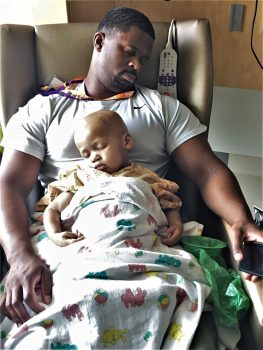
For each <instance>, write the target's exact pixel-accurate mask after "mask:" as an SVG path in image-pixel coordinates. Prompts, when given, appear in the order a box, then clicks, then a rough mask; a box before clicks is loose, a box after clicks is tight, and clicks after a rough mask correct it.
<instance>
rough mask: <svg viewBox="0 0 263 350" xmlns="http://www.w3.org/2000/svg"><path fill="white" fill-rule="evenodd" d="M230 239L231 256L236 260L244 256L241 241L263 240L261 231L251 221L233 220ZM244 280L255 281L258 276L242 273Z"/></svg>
mask: <svg viewBox="0 0 263 350" xmlns="http://www.w3.org/2000/svg"><path fill="white" fill-rule="evenodd" d="M230 240H231V244H232V251H233V256H234V258H235V260H236V261H240V260H242V259H243V257H244V255H243V254H244V253H243V247H242V245H243V242H247V241H259V242H263V231H262V230H261V229H260V228H259V227H258V226H256V225H255V224H253V223H243V222H235V223H234V224H233V225H232V226H231V227H230ZM243 274H244V278H245V279H246V280H250V281H252V282H256V281H257V280H259V279H260V277H258V276H255V275H250V274H248V273H243Z"/></svg>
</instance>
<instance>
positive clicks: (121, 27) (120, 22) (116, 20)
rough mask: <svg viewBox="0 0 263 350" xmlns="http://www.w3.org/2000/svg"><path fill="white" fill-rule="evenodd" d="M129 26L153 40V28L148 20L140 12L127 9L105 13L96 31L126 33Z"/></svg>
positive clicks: (116, 9)
mask: <svg viewBox="0 0 263 350" xmlns="http://www.w3.org/2000/svg"><path fill="white" fill-rule="evenodd" d="M131 26H137V27H138V28H139V29H141V30H142V31H144V32H146V33H147V34H149V35H150V36H151V38H152V39H153V40H155V32H154V28H153V25H152V23H151V22H150V20H149V18H148V17H146V16H145V15H144V14H143V13H142V12H139V11H137V10H134V9H131V8H128V7H115V8H113V9H112V10H110V11H109V12H107V13H106V15H105V17H104V18H103V19H102V20H101V22H100V24H99V25H98V28H97V31H98V32H103V31H104V32H106V31H111V30H115V31H119V32H128V30H129V29H130V27H131Z"/></svg>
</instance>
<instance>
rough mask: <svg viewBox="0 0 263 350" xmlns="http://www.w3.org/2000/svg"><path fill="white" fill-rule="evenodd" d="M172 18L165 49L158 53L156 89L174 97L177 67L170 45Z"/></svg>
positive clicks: (175, 55) (173, 51) (175, 94)
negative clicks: (158, 63)
mask: <svg viewBox="0 0 263 350" xmlns="http://www.w3.org/2000/svg"><path fill="white" fill-rule="evenodd" d="M173 24H174V20H172V22H171V25H170V28H169V33H168V41H167V44H166V47H165V49H164V50H163V51H162V52H161V54H160V66H159V76H158V87H157V90H158V91H159V92H160V93H161V94H162V95H168V96H171V97H176V96H177V92H176V67H177V53H176V51H175V50H174V49H173V45H172V27H173Z"/></svg>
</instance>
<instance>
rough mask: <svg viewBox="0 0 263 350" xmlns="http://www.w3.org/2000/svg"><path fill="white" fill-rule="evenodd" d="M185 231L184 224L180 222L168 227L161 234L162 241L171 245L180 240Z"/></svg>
mask: <svg viewBox="0 0 263 350" xmlns="http://www.w3.org/2000/svg"><path fill="white" fill-rule="evenodd" d="M182 233H183V224H182V223H181V222H180V223H178V224H175V225H172V226H170V227H168V228H167V229H166V230H165V232H163V234H162V236H161V241H162V242H163V243H164V244H167V245H169V246H172V245H174V244H175V243H176V242H178V241H179V239H180V238H181V236H182Z"/></svg>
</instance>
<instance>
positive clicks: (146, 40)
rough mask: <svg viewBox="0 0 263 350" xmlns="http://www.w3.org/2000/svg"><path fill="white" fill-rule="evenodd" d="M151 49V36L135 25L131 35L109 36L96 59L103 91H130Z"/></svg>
mask: <svg viewBox="0 0 263 350" xmlns="http://www.w3.org/2000/svg"><path fill="white" fill-rule="evenodd" d="M152 47H153V39H152V38H151V36H150V35H149V34H147V33H145V32H144V31H142V30H140V29H139V28H138V27H136V26H132V27H131V28H130V30H129V31H128V32H113V33H110V34H108V35H107V34H106V35H105V36H104V39H103V41H102V46H101V48H100V50H99V52H98V54H99V56H97V57H99V62H98V67H97V79H98V81H99V83H100V84H101V85H102V88H103V89H104V91H109V92H113V93H118V92H124V91H129V90H131V89H132V88H133V85H134V82H135V81H136V79H137V77H138V75H139V73H140V71H141V68H142V66H143V64H144V63H145V62H146V61H147V60H148V58H149V56H150V53H151V51H152Z"/></svg>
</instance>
